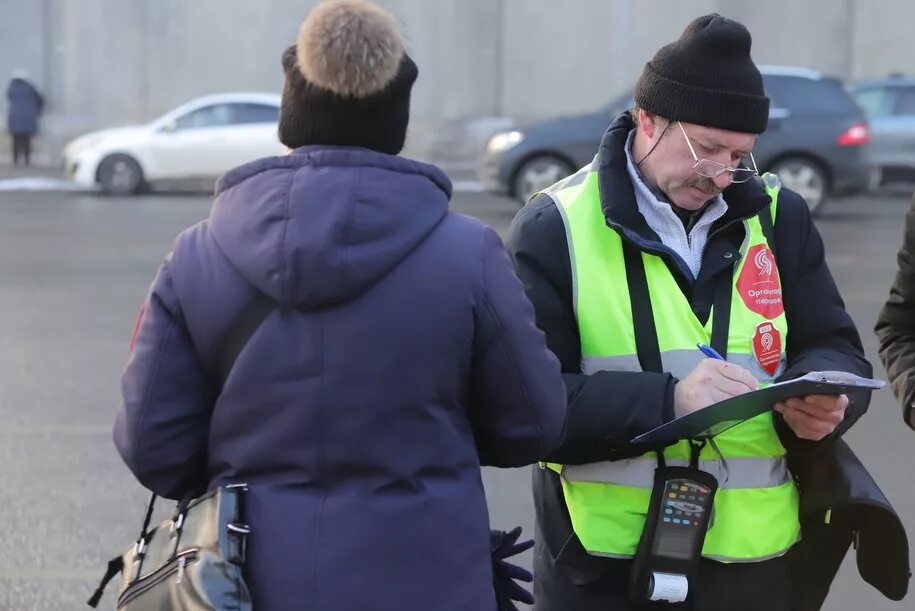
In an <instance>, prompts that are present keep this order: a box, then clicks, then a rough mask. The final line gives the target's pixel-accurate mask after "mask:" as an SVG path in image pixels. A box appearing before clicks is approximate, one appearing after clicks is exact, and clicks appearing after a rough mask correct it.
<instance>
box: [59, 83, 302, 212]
mask: <svg viewBox="0 0 915 611" xmlns="http://www.w3.org/2000/svg"><path fill="white" fill-rule="evenodd" d="M279 108H280V96H278V95H273V94H262V93H230V94H220V95H212V96H207V97H203V98H198V99H196V100H193V101H191V102H188V103H187V104H184V105H183V106H180V107H179V108H176V109H175V110H172V111H171V112H169V113H166V114H165V115H163V116H162V117H160V118H158V119H156V120H155V121H153V122H152V123H148V124H146V125H135V126H129V127H119V128H114V129H106V130H102V131H98V132H92V133H89V134H85V135H83V136H80V137H79V138H76V139H75V140H73V141H72V142H70V143H69V144H68V145H67V146H66V148H65V149H64V164H65V165H64V168H65V171H66V173H67V176H68V177H69V178H70V179H72V180H74V181H76V182H77V183H79V184H81V185H84V186H87V187H94V186H96V185H98V186H100V187H101V188H102V190H103V191H105V192H106V193H116V194H128V193H136V192H138V191H140V190H141V189H142V188H144V187H145V186H147V185H148V184H149V183H152V182H155V181H178V180H185V179H213V178H215V177H217V176H219V175H221V174H223V173H224V172H226V171H227V170H230V169H232V168H233V167H235V166H238V165H241V164H243V163H246V162H248V161H252V160H254V159H258V158H260V157H269V156H271V155H281V154H283V153H284V151H285V147H283V145H281V144H280V141H279V139H278V136H277V120H278V117H279Z"/></svg>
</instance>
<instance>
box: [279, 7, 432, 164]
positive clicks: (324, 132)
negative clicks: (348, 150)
mask: <svg viewBox="0 0 915 611" xmlns="http://www.w3.org/2000/svg"><path fill="white" fill-rule="evenodd" d="M283 70H284V72H285V74H286V83H285V85H284V87H283V101H282V107H281V109H280V124H279V136H280V141H281V142H282V143H283V144H285V145H286V146H288V147H290V148H293V149H294V148H298V147H300V146H306V145H336V146H361V147H365V148H369V149H373V150H376V151H380V152H382V153H389V154H391V155H396V154H398V153H399V152H400V151H401V149H403V145H404V140H405V139H406V134H407V123H408V122H409V117H410V91H411V89H412V87H413V83H414V82H415V81H416V77H417V75H418V70H417V68H416V64H415V63H414V62H413V60H412V59H410V57H409V56H408V55H407V54H406V52H405V51H404V48H403V39H402V38H401V35H400V31H399V28H398V26H397V20H396V19H395V18H394V17H393V16H392V15H391V14H390V13H388V12H387V11H386V10H384V9H383V8H381V7H380V6H378V5H377V4H374V3H372V2H369V1H368V0H325V1H324V2H322V3H321V4H319V5H318V6H317V7H315V8H314V9H313V10H312V11H311V13H309V15H308V17H306V19H305V21H304V22H303V23H302V26H301V27H300V28H299V34H298V38H297V40H296V44H295V45H293V46H291V47H289V48H288V49H286V51H285V52H284V53H283Z"/></svg>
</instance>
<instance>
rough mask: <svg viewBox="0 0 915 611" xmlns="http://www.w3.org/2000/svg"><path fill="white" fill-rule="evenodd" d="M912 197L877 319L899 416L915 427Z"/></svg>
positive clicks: (914, 211)
mask: <svg viewBox="0 0 915 611" xmlns="http://www.w3.org/2000/svg"><path fill="white" fill-rule="evenodd" d="M913 257H915V198H913V201H912V206H911V208H909V213H908V214H907V215H906V219H905V234H904V237H903V242H902V248H900V249H899V255H898V257H897V260H898V263H899V269H898V271H897V272H896V279H895V281H894V282H893V286H892V288H891V289H890V296H889V298H888V299H887V301H886V304H884V306H883V309H882V310H881V311H880V316H879V317H878V319H877V328H876V331H877V337H878V338H879V339H880V359H881V360H882V361H883V364H884V366H885V367H886V372H887V375H888V376H889V378H890V384H891V385H892V388H893V394H895V395H896V399H897V400H898V401H899V403H900V404H901V405H902V419H903V420H904V421H905V423H906V424H908V425H909V426H910V427H912V428H913V429H915V260H913Z"/></svg>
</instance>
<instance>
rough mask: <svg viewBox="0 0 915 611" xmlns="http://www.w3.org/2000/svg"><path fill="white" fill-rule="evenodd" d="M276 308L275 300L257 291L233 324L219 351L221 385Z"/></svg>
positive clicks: (217, 366) (218, 364) (217, 367)
mask: <svg viewBox="0 0 915 611" xmlns="http://www.w3.org/2000/svg"><path fill="white" fill-rule="evenodd" d="M276 306H277V302H276V301H275V300H273V299H272V298H271V297H269V296H267V295H266V294H265V293H264V292H262V291H259V290H256V289H255V293H254V299H252V300H251V303H249V304H248V305H247V306H245V309H244V310H242V311H241V313H240V314H239V315H238V317H237V318H236V319H235V320H234V321H233V322H232V325H231V331H230V332H229V334H228V336H227V337H226V339H225V341H224V342H223V344H222V347H221V348H220V350H219V357H218V361H217V363H216V373H217V374H218V375H219V381H220V383H221V384H225V382H226V380H227V379H228V377H229V373H230V372H231V371H232V367H233V366H234V365H235V361H236V359H238V355H239V354H241V351H242V350H243V349H244V347H245V346H246V345H247V343H248V340H250V339H251V336H252V335H254V332H255V331H257V329H258V327H260V326H261V323H263V322H264V320H266V318H267V317H268V316H269V315H270V313H271V312H272V311H273V310H274V309H276Z"/></svg>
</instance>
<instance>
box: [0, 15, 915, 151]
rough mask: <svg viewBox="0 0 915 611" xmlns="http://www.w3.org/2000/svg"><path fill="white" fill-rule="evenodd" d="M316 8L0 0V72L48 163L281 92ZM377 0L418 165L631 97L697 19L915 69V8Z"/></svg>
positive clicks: (793, 54)
mask: <svg viewBox="0 0 915 611" xmlns="http://www.w3.org/2000/svg"><path fill="white" fill-rule="evenodd" d="M316 2H317V0H265V1H264V2H253V1H252V0H194V1H193V2H187V1H185V0H0V75H8V74H9V72H10V71H11V70H12V69H13V68H15V67H23V68H26V69H28V70H29V71H30V72H31V73H32V75H33V77H34V79H35V81H36V82H37V84H38V85H39V86H40V87H42V89H43V90H44V91H45V93H46V94H47V96H46V97H47V98H48V113H47V116H46V117H45V120H44V122H43V128H44V129H43V131H44V138H43V141H42V142H40V143H39V149H40V150H42V149H43V150H44V151H46V152H47V153H48V155H49V157H50V158H51V159H53V158H54V157H55V153H56V152H57V151H58V150H59V148H60V146H61V145H62V143H63V142H64V141H65V140H66V139H67V138H69V137H71V136H73V135H75V134H78V133H81V132H84V131H87V130H89V129H94V128H97V127H102V126H110V125H117V124H122V123H127V122H136V121H145V120H149V119H152V118H154V117H155V116H157V115H159V114H161V113H163V112H165V111H166V110H168V109H170V108H173V107H174V106H176V105H178V104H180V103H183V102H185V101H187V100H188V99H190V98H193V97H196V96H199V95H204V94H207V93H213V92H218V91H232V90H266V91H278V90H279V89H280V88H281V85H282V73H281V70H280V64H279V57H280V54H281V52H282V50H283V49H284V48H285V46H287V45H288V44H291V43H292V42H293V41H294V39H295V33H296V30H297V27H298V25H299V23H300V22H301V20H302V18H303V17H304V16H305V15H306V14H307V12H308V10H309V9H310V8H311V7H312V6H314V5H315V4H316ZM381 3H382V4H384V5H385V6H387V7H388V8H389V9H391V10H392V11H393V12H394V13H395V14H396V15H397V17H398V19H399V20H400V21H401V23H402V25H403V31H404V35H405V38H406V40H407V47H408V49H409V51H410V53H411V54H412V55H413V56H414V58H415V59H416V61H417V63H418V64H419V66H420V77H419V81H418V82H417V85H416V88H415V89H414V94H413V106H412V114H413V121H412V125H411V133H410V136H409V140H408V147H409V149H410V152H411V153H412V154H415V155H419V156H422V157H435V158H439V159H449V158H453V159H462V158H466V157H468V155H471V154H472V153H473V152H474V151H475V150H477V147H478V146H479V144H480V143H479V140H481V139H482V138H483V137H484V136H485V135H486V134H487V133H488V132H489V131H492V130H493V129H497V128H499V127H504V126H505V125H506V124H507V123H508V120H507V119H500V118H499V117H511V118H514V119H517V120H529V119H535V118H539V117H545V116H551V115H556V114H564V113H574V112H581V111H587V110H591V109H594V108H597V107H598V106H600V105H601V104H603V103H605V102H607V101H608V100H610V99H612V98H614V97H615V96H616V95H618V94H619V93H620V92H621V91H623V90H625V89H627V88H629V87H631V85H632V83H633V81H634V80H635V79H636V77H637V76H638V74H639V73H640V71H641V69H642V66H643V65H644V63H645V62H646V61H647V60H648V59H649V58H650V57H651V56H652V54H653V53H654V52H655V50H657V48H658V47H659V46H661V45H662V44H665V43H667V42H670V41H672V40H674V39H675V38H676V37H677V36H678V35H679V33H680V32H681V31H682V29H683V26H684V25H685V24H686V23H687V22H688V21H689V20H690V19H692V18H693V17H695V16H697V15H700V14H703V13H707V12H711V11H718V12H721V13H723V14H725V15H727V16H730V17H733V18H735V19H738V20H741V21H743V22H744V23H746V24H747V25H748V27H749V28H750V30H751V31H752V32H753V36H754V47H753V49H754V51H753V55H754V59H755V60H756V61H757V62H758V63H769V64H791V65H802V66H808V67H812V68H817V69H820V70H823V71H825V72H828V73H830V74H834V75H837V76H840V77H843V78H846V79H854V78H859V77H869V76H875V75H882V74H886V73H888V72H890V71H903V72H915V38H913V37H911V36H910V35H909V32H908V29H910V25H909V24H911V23H913V22H915V3H913V2H911V0H884V1H882V2H876V1H875V0H807V1H804V0H770V1H769V2H766V3H763V2H759V1H758V0H681V1H678V2H672V1H670V0H572V1H570V2H564V3H559V2H555V0H435V1H429V0H381ZM0 80H3V79H2V78H0ZM0 109H5V99H4V100H2V101H0ZM6 155H8V152H7V150H6V146H5V145H2V146H0V159H2V158H4V157H5V156H6Z"/></svg>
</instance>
